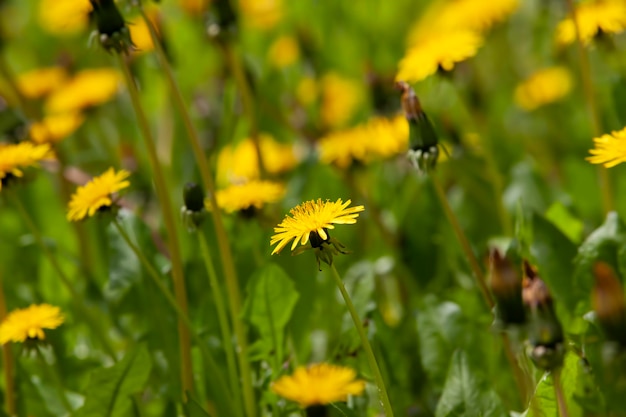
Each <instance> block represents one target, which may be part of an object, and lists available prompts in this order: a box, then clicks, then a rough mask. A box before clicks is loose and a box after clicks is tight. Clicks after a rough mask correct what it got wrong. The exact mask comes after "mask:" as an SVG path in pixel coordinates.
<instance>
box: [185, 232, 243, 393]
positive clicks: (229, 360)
mask: <svg viewBox="0 0 626 417" xmlns="http://www.w3.org/2000/svg"><path fill="white" fill-rule="evenodd" d="M196 233H197V234H198V240H199V242H200V250H201V251H202V258H203V259H204V264H205V266H206V270H207V274H208V275H209V285H210V286H211V289H212V290H213V299H214V301H215V308H216V310H217V319H218V321H219V323H220V330H221V332H222V340H223V344H224V350H225V351H226V365H227V367H228V374H229V376H230V388H231V392H232V393H233V396H234V397H235V398H239V396H240V395H241V391H240V389H239V383H238V381H239V377H238V376H237V363H236V361H235V352H234V350H233V337H232V333H231V332H230V324H229V323H228V315H227V314H228V313H227V311H226V306H225V304H224V299H223V295H222V289H221V287H220V284H219V281H218V279H217V274H216V273H215V267H214V266H213V259H212V257H211V252H210V251H209V246H208V245H207V241H206V237H205V236H204V234H203V233H202V230H198V231H197V232H196Z"/></svg>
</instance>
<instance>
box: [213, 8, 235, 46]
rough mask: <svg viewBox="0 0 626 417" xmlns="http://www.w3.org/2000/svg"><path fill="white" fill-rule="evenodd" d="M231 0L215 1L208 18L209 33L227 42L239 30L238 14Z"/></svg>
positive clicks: (219, 40) (216, 38)
mask: <svg viewBox="0 0 626 417" xmlns="http://www.w3.org/2000/svg"><path fill="white" fill-rule="evenodd" d="M230 3H231V2H230V1H229V0H217V1H215V2H213V5H212V7H211V11H210V12H209V15H208V19H207V24H206V27H207V34H208V35H209V37H210V38H212V39H215V40H217V41H218V42H226V41H228V38H229V36H230V35H232V34H233V33H234V32H236V30H237V14H236V13H235V11H234V10H233V8H232V6H231V4H230Z"/></svg>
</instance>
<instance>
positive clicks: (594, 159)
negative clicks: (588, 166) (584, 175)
mask: <svg viewBox="0 0 626 417" xmlns="http://www.w3.org/2000/svg"><path fill="white" fill-rule="evenodd" d="M593 142H594V144H595V148H594V149H591V150H590V151H589V153H590V154H591V155H593V156H589V157H587V158H586V159H587V161H589V162H591V163H592V164H602V165H604V166H605V167H606V168H612V167H614V166H615V165H618V164H621V163H622V162H625V161H626V127H625V128H624V129H622V130H618V131H613V132H611V134H610V135H608V134H605V135H602V136H600V137H599V138H594V139H593Z"/></svg>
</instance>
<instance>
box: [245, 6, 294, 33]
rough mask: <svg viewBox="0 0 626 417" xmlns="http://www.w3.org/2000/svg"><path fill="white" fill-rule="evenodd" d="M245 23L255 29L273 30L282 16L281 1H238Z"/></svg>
mask: <svg viewBox="0 0 626 417" xmlns="http://www.w3.org/2000/svg"><path fill="white" fill-rule="evenodd" d="M239 9H240V11H241V14H242V15H243V16H244V19H245V21H246V22H248V23H249V24H250V26H252V27H254V28H257V29H261V30H264V29H271V28H273V27H274V26H275V25H276V24H277V23H278V22H279V21H280V19H281V18H282V16H283V2H282V0H239Z"/></svg>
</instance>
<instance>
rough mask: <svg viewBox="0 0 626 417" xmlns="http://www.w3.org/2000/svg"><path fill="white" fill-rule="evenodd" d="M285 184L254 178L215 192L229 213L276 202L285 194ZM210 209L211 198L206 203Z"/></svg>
mask: <svg viewBox="0 0 626 417" xmlns="http://www.w3.org/2000/svg"><path fill="white" fill-rule="evenodd" d="M285 191H286V189H285V186H284V185H283V184H280V183H276V182H272V181H261V180H252V181H250V182H246V183H243V184H233V185H231V186H229V187H228V188H224V189H222V190H218V191H217V192H216V193H215V198H216V199H217V205H218V206H219V207H220V208H221V209H222V210H224V211H225V212H227V213H233V212H235V211H241V210H247V209H250V208H256V209H260V208H263V206H264V205H265V204H270V203H275V202H277V201H279V200H280V199H281V198H283V196H284V195H285ZM205 206H206V208H207V210H210V208H211V207H210V203H209V200H206V204H205Z"/></svg>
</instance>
